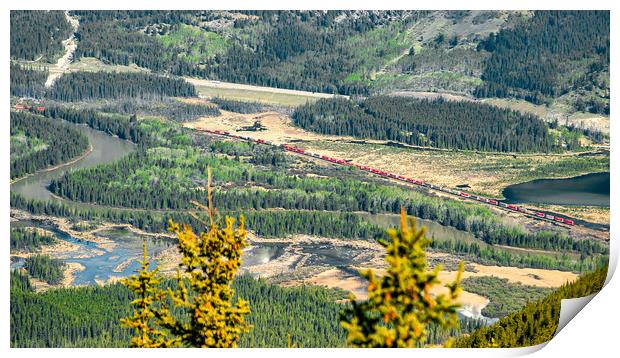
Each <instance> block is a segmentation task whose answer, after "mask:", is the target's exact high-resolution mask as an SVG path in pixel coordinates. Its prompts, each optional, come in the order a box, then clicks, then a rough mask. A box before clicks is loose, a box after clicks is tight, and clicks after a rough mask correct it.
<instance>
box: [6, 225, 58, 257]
mask: <svg viewBox="0 0 620 358" xmlns="http://www.w3.org/2000/svg"><path fill="white" fill-rule="evenodd" d="M55 241H56V239H55V238H54V237H53V236H51V235H48V234H46V233H40V232H38V231H37V230H36V229H33V228H23V227H16V228H11V251H13V250H17V251H34V250H36V249H38V248H40V247H41V246H44V245H50V244H53V243H54V242H55Z"/></svg>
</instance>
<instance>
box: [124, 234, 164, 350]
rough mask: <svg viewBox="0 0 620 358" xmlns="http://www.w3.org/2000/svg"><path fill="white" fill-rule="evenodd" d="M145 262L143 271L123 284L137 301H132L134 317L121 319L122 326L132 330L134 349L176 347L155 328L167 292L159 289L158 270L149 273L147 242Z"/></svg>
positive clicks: (144, 245)
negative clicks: (160, 303)
mask: <svg viewBox="0 0 620 358" xmlns="http://www.w3.org/2000/svg"><path fill="white" fill-rule="evenodd" d="M143 249H144V254H143V260H142V261H140V266H141V269H140V271H138V273H137V274H136V275H132V276H129V277H128V278H126V279H123V280H122V281H121V282H122V283H123V284H124V285H125V286H127V288H129V290H130V291H132V292H133V293H134V294H135V296H136V299H135V300H133V301H131V305H132V306H134V308H135V310H134V312H133V315H131V316H129V317H125V318H122V319H121V324H122V325H123V326H125V327H128V328H132V329H133V330H134V332H135V334H136V335H135V336H134V337H132V338H131V346H132V347H143V348H163V347H171V346H174V345H175V342H174V341H173V340H170V339H167V338H166V334H165V333H164V332H162V331H161V330H159V329H157V328H155V327H154V326H155V324H154V322H153V321H154V320H155V316H156V311H157V308H155V305H156V303H158V302H160V301H161V300H162V299H163V298H164V296H165V292H164V291H162V290H160V289H159V288H158V286H159V283H160V281H161V277H160V276H159V275H158V269H157V268H155V269H154V270H152V271H149V262H148V259H147V253H146V242H144V243H143Z"/></svg>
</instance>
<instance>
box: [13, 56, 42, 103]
mask: <svg viewBox="0 0 620 358" xmlns="http://www.w3.org/2000/svg"><path fill="white" fill-rule="evenodd" d="M47 75H48V72H47V69H46V68H40V67H39V66H21V65H18V64H16V63H13V62H11V73H10V77H11V96H16V97H33V98H41V97H43V95H44V94H45V87H44V84H45V80H46V79H47Z"/></svg>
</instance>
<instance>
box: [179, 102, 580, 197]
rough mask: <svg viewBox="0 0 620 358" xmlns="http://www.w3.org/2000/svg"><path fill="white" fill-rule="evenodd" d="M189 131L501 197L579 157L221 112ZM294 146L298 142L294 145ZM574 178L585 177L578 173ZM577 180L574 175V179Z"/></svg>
mask: <svg viewBox="0 0 620 358" xmlns="http://www.w3.org/2000/svg"><path fill="white" fill-rule="evenodd" d="M255 121H260V122H261V124H262V126H263V127H265V128H266V130H264V131H259V132H252V131H243V132H239V131H238V129H240V128H241V127H245V126H251V125H252V124H253V123H254V122H255ZM184 126H185V127H187V128H193V129H209V130H217V129H219V130H226V131H230V132H231V133H235V134H239V135H243V136H247V137H250V138H253V139H258V138H260V139H265V140H267V141H271V142H273V143H275V144H283V143H289V144H294V145H295V146H298V147H300V148H303V149H306V150H309V151H310V152H312V153H317V154H321V155H328V156H332V157H337V158H342V159H350V160H353V162H355V163H361V164H365V165H369V166H372V167H375V168H378V169H383V170H386V171H389V172H393V173H396V174H400V175H404V176H408V177H412V178H416V179H422V180H425V181H428V182H432V183H433V184H436V185H440V186H447V187H451V188H454V187H456V186H457V185H461V184H467V185H469V187H470V188H467V189H466V190H467V191H470V192H474V193H480V194H484V195H489V196H492V197H499V198H501V196H502V195H501V192H502V190H503V189H504V188H505V187H506V186H509V185H511V184H516V183H521V182H524V181H528V180H530V179H535V178H536V177H534V176H532V174H530V173H531V172H532V171H533V170H535V169H536V168H537V167H540V166H543V165H549V164H552V163H558V162H560V161H563V160H566V157H569V156H571V155H574V154H573V153H565V154H559V155H553V154H516V155H513V154H510V153H477V152H463V151H448V150H440V149H432V148H416V147H411V148H397V147H390V146H385V145H381V144H385V143H386V142H385V141H379V140H365V143H363V144H362V143H359V140H357V143H351V141H356V139H354V138H352V137H347V136H329V135H321V134H317V133H312V132H308V131H305V130H303V129H300V128H298V127H296V126H294V125H293V123H292V121H291V118H290V117H288V116H286V115H281V114H278V113H276V112H266V113H255V114H238V113H232V112H226V111H222V115H221V116H218V117H205V118H200V119H198V120H197V121H194V122H187V123H184ZM293 142H294V143H293ZM573 174H574V175H579V174H586V173H573ZM571 176H572V175H571Z"/></svg>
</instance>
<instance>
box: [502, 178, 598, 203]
mask: <svg viewBox="0 0 620 358" xmlns="http://www.w3.org/2000/svg"><path fill="white" fill-rule="evenodd" d="M503 195H504V197H505V198H506V202H507V203H511V204H517V203H538V204H552V205H584V206H609V173H592V174H586V175H581V176H578V177H573V178H567V179H538V180H533V181H530V182H527V183H521V184H515V185H511V186H509V187H507V188H505V189H504V191H503Z"/></svg>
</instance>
